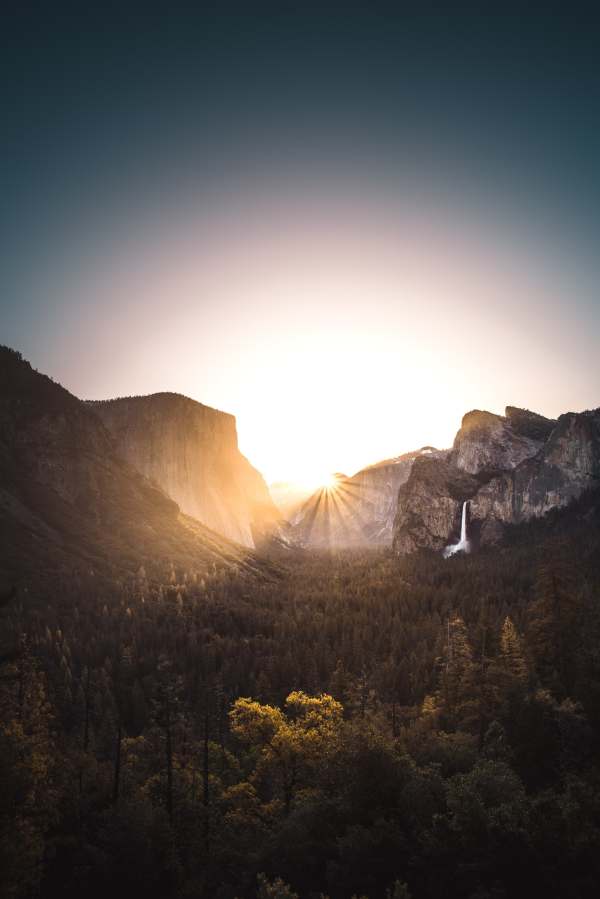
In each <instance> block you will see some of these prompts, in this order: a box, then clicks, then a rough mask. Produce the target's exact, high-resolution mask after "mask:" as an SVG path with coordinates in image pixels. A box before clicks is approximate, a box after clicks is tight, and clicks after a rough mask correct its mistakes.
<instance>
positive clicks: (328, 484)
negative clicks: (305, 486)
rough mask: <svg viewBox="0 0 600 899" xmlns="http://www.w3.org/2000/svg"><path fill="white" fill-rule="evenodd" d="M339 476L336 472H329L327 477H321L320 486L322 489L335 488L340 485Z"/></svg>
mask: <svg viewBox="0 0 600 899" xmlns="http://www.w3.org/2000/svg"><path fill="white" fill-rule="evenodd" d="M338 480H339V478H338V476H337V475H336V474H327V475H325V477H323V478H321V483H320V484H319V487H320V488H321V490H328V491H329V490H335V489H336V488H337V485H338Z"/></svg>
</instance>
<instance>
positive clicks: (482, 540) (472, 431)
mask: <svg viewBox="0 0 600 899" xmlns="http://www.w3.org/2000/svg"><path fill="white" fill-rule="evenodd" d="M599 483H600V409H596V410H593V411H590V412H580V413H574V412H568V413H566V414H565V415H561V416H560V418H559V419H558V420H557V421H553V420H550V419H546V418H543V416H540V415H536V414H535V413H533V412H529V411H527V410H524V409H516V408H514V407H512V406H509V407H507V409H506V415H505V416H499V415H492V414H491V413H489V412H480V411H474V412H469V413H468V414H467V415H465V416H464V418H463V422H462V427H461V429H460V431H459V432H458V434H457V435H456V439H455V441H454V446H453V448H452V450H450V451H449V452H448V453H446V454H445V455H441V454H440V455H439V456H438V457H436V458H432V459H431V460H428V462H427V463H424V462H423V461H421V460H419V463H418V464H415V466H414V467H413V469H412V471H411V475H410V477H409V479H408V481H407V482H406V484H405V485H404V486H403V487H401V489H400V491H399V497H398V514H397V517H396V521H395V525H394V548H395V550H396V552H398V553H399V554H400V555H403V554H407V553H411V552H415V551H416V550H418V549H425V548H427V549H433V550H439V549H441V548H443V547H444V546H446V545H448V544H451V543H452V542H453V541H455V540H456V537H457V533H458V529H459V520H460V509H461V508H462V502H464V500H467V499H468V500H470V501H471V502H470V504H469V529H470V533H469V537H470V539H471V540H472V541H473V543H474V544H475V545H482V544H486V543H494V542H496V541H498V540H499V539H501V537H502V535H503V532H504V527H505V525H506V524H518V523H520V522H523V521H527V520H528V519H530V518H533V517H539V516H541V515H544V514H545V513H546V512H548V511H550V510H551V509H554V508H557V507H560V506H564V505H566V504H567V503H569V502H571V500H573V499H576V498H577V497H579V496H580V495H581V493H582V492H583V491H584V490H585V489H586V488H589V487H594V486H597V485H598V484H599Z"/></svg>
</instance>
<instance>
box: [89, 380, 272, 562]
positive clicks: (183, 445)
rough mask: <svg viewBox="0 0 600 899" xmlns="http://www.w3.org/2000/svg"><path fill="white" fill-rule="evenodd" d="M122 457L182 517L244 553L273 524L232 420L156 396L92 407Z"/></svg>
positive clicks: (181, 400) (164, 395)
mask: <svg viewBox="0 0 600 899" xmlns="http://www.w3.org/2000/svg"><path fill="white" fill-rule="evenodd" d="M89 406H90V408H91V409H92V410H93V411H94V412H95V414H96V415H98V416H99V417H100V419H101V420H102V422H103V424H104V425H105V427H106V428H107V429H108V431H109V432H110V433H111V434H112V436H113V438H114V440H115V442H116V446H117V450H118V452H119V454H120V455H121V456H122V457H123V458H124V459H126V460H127V461H128V462H129V463H130V464H131V465H133V466H134V467H135V468H136V469H137V470H138V471H139V472H141V473H142V474H143V475H144V476H145V477H147V478H149V479H150V480H152V481H153V482H154V483H156V484H158V485H159V486H160V487H161V488H162V489H163V490H164V491H165V493H167V494H168V496H170V497H171V498H172V499H174V500H175V502H176V503H177V504H178V505H179V507H180V508H181V510H182V511H183V512H185V513H186V514H187V515H192V516H193V517H194V518H196V519H198V521H201V522H202V523H203V524H205V525H206V526H207V527H209V528H212V529H213V530H215V531H217V532H218V533H220V534H223V535H224V536H225V537H228V538H229V539H231V540H235V541H237V542H238V543H241V544H243V545H244V546H250V547H252V546H254V545H255V540H256V539H257V537H259V536H260V535H262V534H263V533H264V532H265V530H268V529H269V528H272V527H274V526H275V523H276V521H277V518H278V513H277V510H276V509H275V506H274V505H273V502H272V500H271V497H270V495H269V491H268V488H267V485H266V484H265V482H264V480H263V478H262V476H261V475H260V474H259V472H258V471H256V469H255V468H253V467H252V465H250V463H249V462H248V460H247V459H246V458H245V457H244V456H243V455H242V454H241V453H240V451H239V449H238V443H237V433H236V427H235V418H234V417H233V416H232V415H228V414H226V413H224V412H219V411H217V410H216V409H211V408H210V407H208V406H204V405H202V404H201V403H197V402H195V401H194V400H191V399H189V398H188V397H185V396H180V395H179V394H174V393H157V394H153V395H152V396H141V397H130V398H125V399H116V400H108V401H105V402H94V403H90V404H89Z"/></svg>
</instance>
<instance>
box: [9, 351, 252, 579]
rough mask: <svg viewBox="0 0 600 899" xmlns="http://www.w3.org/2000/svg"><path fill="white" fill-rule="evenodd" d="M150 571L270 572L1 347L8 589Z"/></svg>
mask: <svg viewBox="0 0 600 899" xmlns="http://www.w3.org/2000/svg"><path fill="white" fill-rule="evenodd" d="M140 566H143V567H144V570H145V571H146V572H147V574H148V577H151V576H154V575H156V578H158V579H159V580H160V579H164V580H168V579H169V577H171V578H172V577H173V576H175V571H177V576H179V574H180V573H181V572H183V571H185V572H187V573H188V574H189V576H191V577H193V578H196V577H204V576H208V575H210V574H211V573H212V574H214V573H215V572H216V571H217V570H219V569H228V570H234V571H237V570H244V571H248V572H257V571H258V569H259V567H260V565H259V563H258V562H257V560H256V558H255V557H254V556H253V555H252V554H251V553H249V552H247V551H246V550H245V549H244V548H243V547H241V546H239V545H236V544H234V543H231V542H230V541H228V540H226V539H224V538H222V537H220V536H219V535H217V534H216V533H214V532H213V531H210V530H209V529H208V528H206V527H204V526H203V525H202V524H200V523H199V522H198V521H196V520H195V519H193V518H191V517H189V516H187V515H184V514H182V513H181V511H180V509H179V507H178V506H177V504H176V503H175V502H174V501H173V500H172V499H170V498H169V497H168V496H167V495H166V494H165V493H164V492H163V491H162V490H161V489H160V488H158V487H157V486H156V485H154V484H152V483H151V482H150V481H149V480H148V479H147V478H145V477H144V476H143V475H142V474H140V473H139V472H138V471H136V470H135V469H134V468H133V467H132V466H131V465H129V463H128V462H127V461H125V460H124V459H123V458H122V457H121V456H120V454H119V452H118V448H117V446H116V445H115V441H114V439H113V438H112V436H111V435H110V434H109V432H108V431H107V429H106V428H105V427H104V424H103V423H102V421H101V419H100V418H99V417H98V416H97V415H96V414H95V411H94V410H93V408H92V407H90V406H89V405H88V404H86V403H84V402H82V401H81V400H79V399H77V397H75V396H73V395H72V394H70V393H69V392H68V391H67V390H65V389H64V388H63V387H61V386H60V385H59V384H56V383H54V382H53V381H52V380H51V379H50V378H48V377H46V376H45V375H42V374H39V373H38V372H36V371H34V370H33V369H32V368H31V366H30V365H29V363H27V362H26V361H25V360H23V359H22V357H21V355H20V354H19V353H16V352H14V351H13V350H10V349H8V348H6V347H1V348H0V583H1V584H2V585H4V587H6V586H8V587H9V588H10V587H11V586H12V585H14V584H19V585H23V586H40V585H41V584H44V583H48V582H49V581H51V580H55V579H58V581H60V580H61V579H72V578H74V577H81V576H85V577H96V578H109V579H114V578H121V577H126V576H129V575H132V574H134V573H135V572H137V571H138V570H139V569H140ZM169 572H170V573H171V574H170V575H169Z"/></svg>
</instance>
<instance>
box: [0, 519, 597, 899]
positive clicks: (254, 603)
mask: <svg viewBox="0 0 600 899" xmlns="http://www.w3.org/2000/svg"><path fill="white" fill-rule="evenodd" d="M536 528H537V529H536ZM519 534H520V536H519V540H516V539H515V540H514V541H513V545H512V546H509V547H504V548H500V549H498V550H497V551H494V552H489V553H482V554H481V555H479V556H473V557H471V558H455V559H452V560H450V561H449V562H444V561H442V560H439V559H436V558H430V559H410V560H405V561H403V562H400V561H398V560H396V559H393V558H392V557H391V556H387V555H385V554H377V553H366V554H363V555H361V554H353V555H347V554H342V555H336V556H328V555H307V556H305V557H302V558H301V559H299V560H292V562H290V563H289V565H288V567H287V569H286V571H285V572H282V576H281V577H280V578H279V579H278V580H276V581H273V582H272V583H270V584H260V585H255V586H249V585H248V583H247V582H246V583H244V582H240V581H235V580H233V579H231V580H229V581H226V580H223V579H222V578H216V577H215V579H214V581H212V582H207V583H203V584H198V583H194V582H193V581H192V579H190V578H186V576H185V574H186V573H185V572H177V571H174V572H171V571H170V568H169V577H168V578H167V579H166V581H167V582H168V584H169V585H168V586H165V585H155V586H154V587H152V585H151V584H145V588H144V591H143V595H142V594H140V591H139V585H138V584H137V582H136V581H135V580H134V581H133V582H132V584H131V585H123V584H120V585H115V588H114V589H113V590H111V591H107V590H103V591H102V593H101V594H93V593H86V595H82V594H81V592H80V590H79V589H78V588H77V587H75V586H73V588H72V589H70V588H69V586H68V585H67V586H66V587H65V590H64V592H63V593H62V594H61V595H60V596H58V597H56V598H54V599H53V601H52V602H48V603H41V602H38V603H36V602H34V601H33V600H31V599H29V598H26V597H22V596H18V595H17V597H15V598H13V600H12V601H11V603H9V604H8V605H7V606H6V607H5V608H4V610H3V613H2V615H3V617H2V645H1V657H2V661H1V664H0V881H1V887H0V894H1V895H2V896H7V897H14V899H23V897H42V899H43V897H50V896H52V897H53V896H56V895H60V896H61V897H64V899H69V897H80V896H81V895H85V896H86V897H88V899H95V897H103V899H105V897H106V896H107V895H110V896H112V897H115V899H117V897H120V896H127V897H131V896H138V895H140V896H144V897H145V899H154V897H156V899H159V897H160V899H170V897H182V899H183V897H221V899H234V897H235V896H237V897H240V899H241V897H254V896H260V897H286V896H287V897H292V896H294V895H297V896H299V897H301V899H305V897H315V899H317V897H320V896H321V894H323V895H327V896H329V897H331V899H346V897H347V899H350V897H352V896H353V895H356V896H357V897H360V896H368V897H370V899H379V897H381V899H383V897H388V896H389V897H390V899H399V897H402V899H406V897H408V896H412V897H413V899H419V897H424V899H425V897H427V899H429V897H431V899H446V897H448V899H454V897H457V899H463V897H464V899H483V897H511V899H512V897H517V899H518V897H528V899H529V897H532V896H544V897H546V896H547V897H573V899H575V897H587V896H596V895H597V886H598V883H599V882H600V861H599V859H600V768H599V767H598V762H597V759H598V750H599V749H600V701H599V698H600V655H599V652H598V647H599V646H600V595H599V585H600V572H599V570H598V558H599V557H600V539H599V534H600V528H599V527H598V522H597V518H594V516H593V515H592V516H590V515H589V514H587V517H586V518H585V527H584V528H582V529H581V530H579V531H578V530H577V528H576V526H572V527H571V526H570V529H567V530H566V532H565V531H564V530H563V532H561V533H559V534H556V533H554V531H552V532H548V531H547V530H540V528H539V527H537V526H536V527H533V528H526V529H523V530H521V531H520V532H519ZM173 581H174V582H173Z"/></svg>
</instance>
